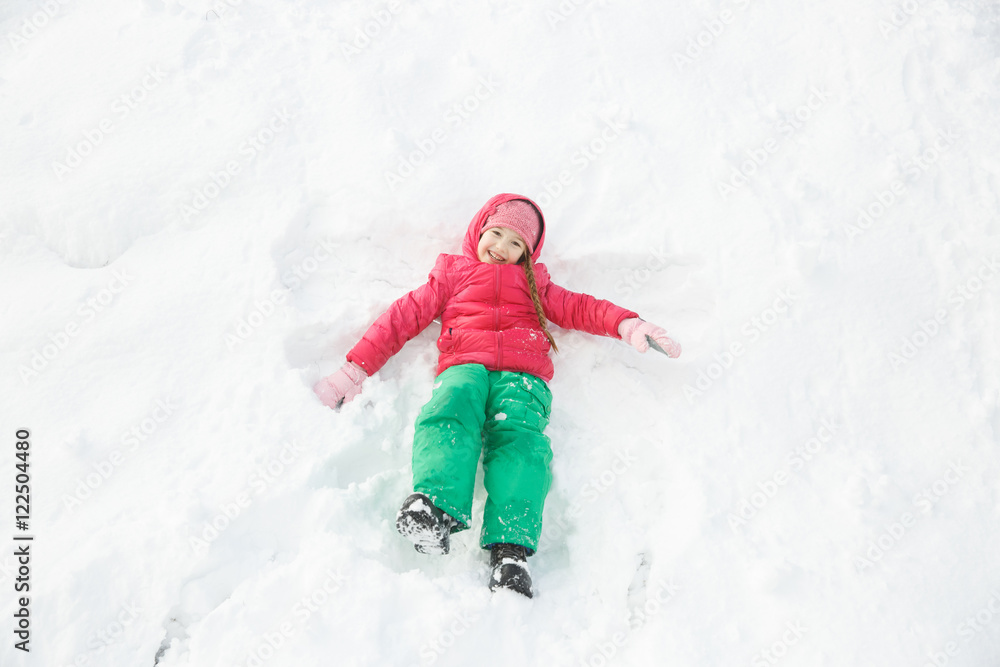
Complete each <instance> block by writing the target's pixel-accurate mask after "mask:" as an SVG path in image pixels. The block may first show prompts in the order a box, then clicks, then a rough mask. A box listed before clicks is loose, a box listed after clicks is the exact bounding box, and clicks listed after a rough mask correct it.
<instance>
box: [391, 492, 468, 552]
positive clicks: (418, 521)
mask: <svg viewBox="0 0 1000 667" xmlns="http://www.w3.org/2000/svg"><path fill="white" fill-rule="evenodd" d="M456 525H458V522H457V521H455V520H454V519H452V518H451V517H450V516H448V515H447V514H445V513H444V512H443V511H441V510H439V509H438V508H437V507H435V506H434V503H432V502H431V499H430V498H428V497H427V496H426V495H424V494H423V493H414V494H412V495H410V497H408V498H407V499H406V500H404V501H403V506H402V507H400V508H399V513H398V514H397V515H396V530H398V531H399V534H400V535H402V536H403V537H405V538H406V539H408V540H409V541H411V542H413V548H414V549H416V550H417V551H419V552H420V553H422V554H446V553H448V550H449V549H450V548H451V540H450V538H449V536H450V535H451V529H452V527H454V526H456Z"/></svg>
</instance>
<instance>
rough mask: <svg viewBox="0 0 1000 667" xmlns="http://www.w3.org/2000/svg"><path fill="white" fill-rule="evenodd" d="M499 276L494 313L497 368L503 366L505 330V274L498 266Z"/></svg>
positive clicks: (497, 273)
mask: <svg viewBox="0 0 1000 667" xmlns="http://www.w3.org/2000/svg"><path fill="white" fill-rule="evenodd" d="M495 270H496V276H497V280H496V283H497V291H496V306H495V310H494V311H493V312H494V315H493V328H494V329H495V330H496V332H497V370H501V369H502V368H503V332H501V331H500V277H501V276H502V275H503V274H502V273H501V272H500V267H499V266H497V267H496V269H495Z"/></svg>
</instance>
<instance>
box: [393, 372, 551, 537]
mask: <svg viewBox="0 0 1000 667" xmlns="http://www.w3.org/2000/svg"><path fill="white" fill-rule="evenodd" d="M551 408H552V393H551V392H550V391H549V388H548V386H547V385H546V384H545V382H544V381H543V380H542V379H540V378H538V377H536V376H534V375H531V374H530V373H514V372H510V371H488V370H486V367H485V366H483V365H482V364H461V365H458V366H451V367H450V368H446V369H445V370H444V371H442V372H441V374H440V375H438V377H437V381H436V382H435V384H434V392H433V394H432V395H431V400H430V401H428V402H427V404H426V405H425V406H424V407H423V408H422V409H421V411H420V415H419V416H418V417H417V422H416V432H415V434H414V437H413V490H414V491H418V492H421V493H426V494H427V495H428V496H429V497H430V498H431V500H432V501H433V503H434V504H435V505H436V506H437V507H439V508H440V509H442V510H444V511H445V512H447V513H448V514H450V515H451V516H452V517H453V518H455V519H457V520H458V521H460V522H461V525H459V526H456V527H455V528H453V529H452V532H458V531H461V530H465V529H466V528H468V527H469V523H470V522H471V519H472V516H471V515H472V492H473V489H474V487H475V483H476V469H477V468H478V466H479V455H480V453H483V473H484V479H483V482H484V485H485V486H486V494H487V499H486V507H485V509H484V511H483V533H482V535H481V536H480V541H479V543H480V546H482V547H483V548H484V549H488V548H489V547H490V545H492V544H496V543H498V542H508V543H511V544H519V545H521V546H524V547H527V548H528V553H529V555H530V554H532V553H534V552H535V549H536V548H537V547H538V538H539V535H540V534H541V532H542V507H543V506H544V504H545V496H546V495H547V494H548V492H549V487H550V486H551V484H552V472H551V470H550V467H549V464H550V463H551V462H552V447H551V445H550V442H549V438H548V436H546V435H544V434H543V431H544V430H545V427H546V426H547V425H548V423H549V414H550V410H551Z"/></svg>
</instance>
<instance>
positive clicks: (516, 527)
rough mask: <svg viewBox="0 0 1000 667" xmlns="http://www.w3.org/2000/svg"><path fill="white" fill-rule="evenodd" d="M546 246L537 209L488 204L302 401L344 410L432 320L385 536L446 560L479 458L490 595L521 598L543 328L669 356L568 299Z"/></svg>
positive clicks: (622, 320) (614, 320)
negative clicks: (408, 472)
mask: <svg viewBox="0 0 1000 667" xmlns="http://www.w3.org/2000/svg"><path fill="white" fill-rule="evenodd" d="M544 242H545V220H544V218H543V217H542V213H541V210H540V209H539V208H538V206H537V205H536V204H535V203H534V202H533V201H531V200H530V199H528V198H527V197H522V196H519V195H513V194H500V195H497V196H495V197H493V198H492V199H490V200H489V201H488V202H486V205H485V206H483V208H482V209H480V210H479V212H478V213H477V214H476V215H475V217H473V218H472V223H471V224H470V225H469V229H468V231H467V232H466V235H465V241H464V243H463V245H462V252H463V254H462V255H447V254H442V255H439V256H438V258H437V262H436V264H435V266H434V269H433V270H432V271H431V273H430V278H429V280H428V281H427V283H426V284H425V285H423V286H422V287H420V288H418V289H416V290H414V291H412V292H410V293H409V294H406V295H405V296H403V297H402V298H400V299H399V300H397V301H396V302H395V303H393V304H392V305H391V306H389V309H388V310H387V311H386V312H385V313H383V314H382V315H381V316H380V317H379V318H378V319H377V320H375V323H374V324H373V325H372V326H371V327H370V328H369V329H368V332H367V333H365V335H364V337H362V339H361V341H360V342H358V344H357V345H355V346H354V348H353V349H352V350H351V351H350V352H349V353H348V354H347V362H346V363H345V364H344V366H343V367H342V368H341V369H340V370H339V371H337V372H336V373H334V374H333V375H330V376H329V377H327V378H324V379H322V380H320V381H319V382H318V383H317V384H316V386H315V387H314V391H315V392H316V394H317V396H319V398H320V400H321V401H322V402H323V403H324V404H325V405H327V406H329V407H331V408H332V407H337V406H339V405H340V404H341V403H343V402H344V401H350V400H351V399H352V398H354V397H355V396H357V394H358V393H359V392H360V391H361V384H362V382H363V381H364V379H365V378H367V377H368V376H370V375H371V374H372V373H375V372H376V371H378V370H379V369H380V368H381V367H382V366H383V365H384V364H385V363H386V361H387V360H388V359H389V357H391V356H392V355H394V354H395V353H396V352H398V351H399V350H400V349H401V348H402V347H403V345H404V344H405V343H406V341H408V340H410V339H411V338H413V337H414V336H416V335H417V334H419V333H420V332H421V331H423V330H424V329H425V328H426V327H427V326H428V325H429V324H430V323H431V322H432V321H433V320H434V319H435V318H438V317H440V318H441V335H440V337H439V338H438V341H437V345H438V349H439V350H440V352H441V355H440V357H439V361H438V367H437V381H436V382H435V384H434V391H433V393H432V396H431V399H430V401H429V402H428V403H427V405H425V406H424V407H423V408H422V409H421V411H420V414H419V416H418V417H417V422H416V432H415V434H414V438H413V490H414V493H413V494H412V495H411V496H409V497H408V498H407V499H406V501H405V502H404V503H403V506H402V508H401V509H400V510H399V513H398V515H397V517H396V528H397V529H398V530H399V532H400V533H401V534H402V535H404V536H405V537H407V538H408V539H409V540H410V541H412V542H413V544H414V546H415V548H416V550H417V551H419V552H420V553H427V554H446V553H448V550H449V536H450V534H451V533H456V532H458V531H461V530H465V529H466V528H468V527H469V524H470V522H471V519H472V517H471V512H472V494H473V489H474V486H475V480H476V468H477V466H478V463H479V456H480V453H482V454H483V472H484V485H485V487H486V493H487V500H486V507H485V509H484V512H483V530H482V535H481V537H480V545H481V546H482V548H483V549H490V550H491V557H490V565H491V567H492V569H493V571H492V575H491V578H490V589H491V590H496V589H497V588H507V589H511V590H514V591H517V592H518V593H521V594H523V595H526V596H527V597H531V596H532V592H531V578H530V576H529V575H528V569H527V561H526V559H527V557H528V556H531V555H532V554H534V553H535V549H536V547H537V546H538V538H539V535H540V533H541V528H542V508H543V505H544V503H545V496H546V494H547V493H548V491H549V486H550V484H551V481H552V473H551V471H550V468H549V464H550V462H551V460H552V449H551V447H550V442H549V438H548V437H547V436H546V435H544V431H545V427H546V426H547V425H548V422H549V414H550V409H551V404H552V395H551V393H550V392H549V387H548V385H547V382H548V381H550V380H551V379H552V371H553V367H552V361H551V360H550V359H549V349H550V348H551V349H553V350H555V351H557V352H558V348H557V347H556V342H555V340H554V339H553V338H552V334H551V333H550V332H549V329H548V323H549V322H553V323H555V324H557V325H559V326H560V327H563V328H568V329H579V330H581V331H586V332H589V333H592V334H597V335H602V336H613V337H615V338H620V339H622V340H624V341H626V342H628V343H630V344H631V345H632V346H634V347H635V348H636V349H638V350H639V351H640V352H645V351H646V350H648V349H649V347H650V345H652V346H653V347H654V348H656V349H659V350H660V351H662V352H665V353H666V354H667V355H668V356H670V357H672V358H676V357H677V356H679V355H680V353H681V348H680V345H678V344H677V343H676V342H674V341H673V340H671V339H670V338H668V337H667V334H666V331H664V330H663V329H661V328H659V327H657V326H654V325H652V324H649V323H648V322H644V321H643V320H641V319H639V317H638V315H637V314H636V313H634V312H632V311H630V310H626V309H624V308H621V307H619V306H616V305H615V304H613V303H611V302H609V301H603V300H600V299H595V298H594V297H592V296H589V295H587V294H580V293H576V292H570V291H569V290H566V289H563V288H562V287H560V286H558V285H556V284H554V283H553V282H552V281H551V280H550V279H549V274H548V271H547V270H546V269H545V266H544V265H543V264H536V263H535V262H536V261H537V260H538V257H539V255H540V254H541V251H542V245H543V244H544Z"/></svg>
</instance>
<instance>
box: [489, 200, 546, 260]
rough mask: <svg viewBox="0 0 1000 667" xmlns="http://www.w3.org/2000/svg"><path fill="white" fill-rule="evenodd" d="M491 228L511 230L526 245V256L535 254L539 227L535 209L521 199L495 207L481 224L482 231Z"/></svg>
mask: <svg viewBox="0 0 1000 667" xmlns="http://www.w3.org/2000/svg"><path fill="white" fill-rule="evenodd" d="M493 227H506V228H507V229H513V230H514V231H515V232H517V233H518V234H520V235H521V238H522V239H524V242H525V243H527V244H528V254H531V253H533V252H535V244H536V243H537V242H538V234H539V232H540V231H541V229H540V227H541V226H540V225H539V223H538V213H537V212H536V211H535V207H534V206H532V205H531V204H529V203H528V202H526V201H524V200H523V199H512V200H510V201H506V202H504V203H502V204H500V205H499V206H497V210H496V212H495V213H494V214H493V215H491V216H490V217H488V218H486V222H485V223H483V231H484V232H485V231H486V230H487V229H491V228H493Z"/></svg>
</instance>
